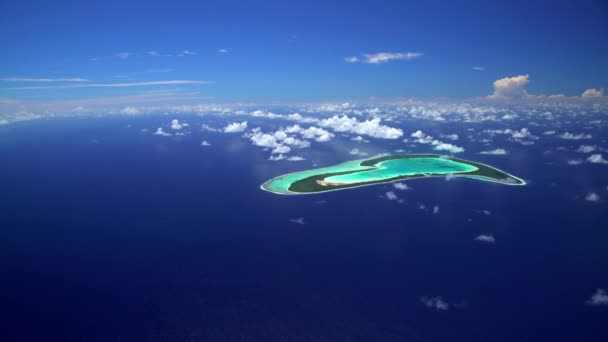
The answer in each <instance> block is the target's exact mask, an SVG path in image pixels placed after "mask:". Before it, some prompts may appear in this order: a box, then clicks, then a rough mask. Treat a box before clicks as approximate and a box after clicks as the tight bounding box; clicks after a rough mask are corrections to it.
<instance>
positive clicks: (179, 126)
mask: <svg viewBox="0 0 608 342" xmlns="http://www.w3.org/2000/svg"><path fill="white" fill-rule="evenodd" d="M183 127H184V125H182V124H180V123H179V120H177V119H173V120H171V129H174V130H179V129H182V128H183Z"/></svg>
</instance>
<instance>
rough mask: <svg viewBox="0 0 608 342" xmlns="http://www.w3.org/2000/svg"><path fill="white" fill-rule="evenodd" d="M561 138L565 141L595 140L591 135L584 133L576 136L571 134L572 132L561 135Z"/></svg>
mask: <svg viewBox="0 0 608 342" xmlns="http://www.w3.org/2000/svg"><path fill="white" fill-rule="evenodd" d="M559 137H560V138H562V139H565V140H583V139H591V138H593V136H592V135H591V134H584V133H579V134H574V133H570V132H566V133H563V134H560V136H559Z"/></svg>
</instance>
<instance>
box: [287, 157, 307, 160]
mask: <svg viewBox="0 0 608 342" xmlns="http://www.w3.org/2000/svg"><path fill="white" fill-rule="evenodd" d="M302 160H306V159H304V158H302V157H300V156H291V157H289V158H287V161H302Z"/></svg>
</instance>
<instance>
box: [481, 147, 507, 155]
mask: <svg viewBox="0 0 608 342" xmlns="http://www.w3.org/2000/svg"><path fill="white" fill-rule="evenodd" d="M479 154H489V155H494V156H502V155H505V154H507V150H505V149H504V148H497V149H495V150H489V151H481V152H479Z"/></svg>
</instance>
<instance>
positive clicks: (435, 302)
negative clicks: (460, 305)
mask: <svg viewBox="0 0 608 342" xmlns="http://www.w3.org/2000/svg"><path fill="white" fill-rule="evenodd" d="M420 302H421V303H422V304H424V306H426V307H427V308H429V309H433V310H438V311H446V310H448V309H449V308H450V305H449V304H448V303H447V302H445V301H444V300H443V299H441V297H439V296H437V297H420Z"/></svg>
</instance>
